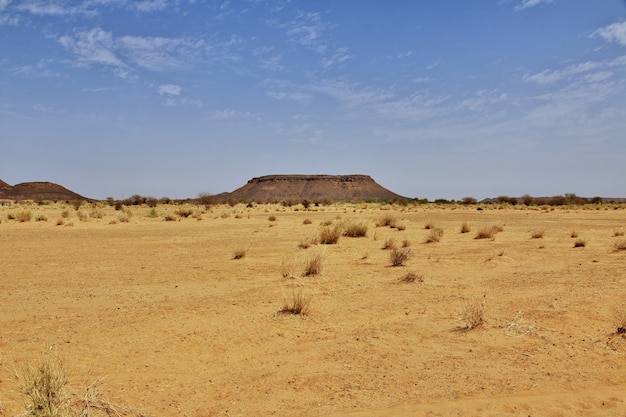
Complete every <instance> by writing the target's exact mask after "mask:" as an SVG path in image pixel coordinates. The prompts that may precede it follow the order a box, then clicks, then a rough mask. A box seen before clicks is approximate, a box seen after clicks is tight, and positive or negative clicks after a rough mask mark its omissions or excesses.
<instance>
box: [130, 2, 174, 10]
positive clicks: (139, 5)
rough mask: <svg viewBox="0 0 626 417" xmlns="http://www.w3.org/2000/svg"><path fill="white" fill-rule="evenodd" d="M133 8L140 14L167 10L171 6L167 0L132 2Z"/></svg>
mask: <svg viewBox="0 0 626 417" xmlns="http://www.w3.org/2000/svg"><path fill="white" fill-rule="evenodd" d="M130 4H132V7H133V8H134V9H136V10H137V11H140V12H156V11H161V10H165V9H166V8H167V7H168V6H169V2H168V1H167V0H144V1H135V2H131V3H130Z"/></svg>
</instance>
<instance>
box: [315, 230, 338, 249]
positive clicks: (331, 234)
mask: <svg viewBox="0 0 626 417" xmlns="http://www.w3.org/2000/svg"><path fill="white" fill-rule="evenodd" d="M340 236H341V227H339V226H335V227H330V226H326V227H324V228H322V230H320V234H319V238H318V239H317V241H318V242H319V243H320V244H322V245H334V244H335V243H337V241H338V240H339V237H340Z"/></svg>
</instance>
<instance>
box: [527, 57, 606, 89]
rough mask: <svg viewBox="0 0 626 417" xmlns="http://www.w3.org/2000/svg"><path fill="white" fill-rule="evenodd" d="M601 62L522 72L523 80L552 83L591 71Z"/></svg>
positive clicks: (543, 83) (600, 64)
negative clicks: (529, 72)
mask: <svg viewBox="0 0 626 417" xmlns="http://www.w3.org/2000/svg"><path fill="white" fill-rule="evenodd" d="M602 65H603V64H602V63H599V62H591V61H587V62H583V63H580V64H576V65H572V66H569V67H567V68H564V69H561V70H551V69H546V70H543V71H541V72H538V73H536V74H524V75H523V77H522V78H523V79H524V81H529V82H533V83H536V84H540V85H547V84H553V83H555V82H557V81H560V80H563V79H567V78H570V77H571V76H574V75H578V74H582V73H585V72H589V71H592V70H594V69H597V68H599V67H601V66H602Z"/></svg>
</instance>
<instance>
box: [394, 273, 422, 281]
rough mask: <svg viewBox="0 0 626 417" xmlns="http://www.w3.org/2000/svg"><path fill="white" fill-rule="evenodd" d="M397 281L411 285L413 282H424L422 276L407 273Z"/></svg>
mask: <svg viewBox="0 0 626 417" xmlns="http://www.w3.org/2000/svg"><path fill="white" fill-rule="evenodd" d="M398 281H400V282H406V283H413V282H424V275H422V274H418V273H417V272H413V271H409V272H407V273H406V274H404V275H402V276H401V277H400V278H399V279H398Z"/></svg>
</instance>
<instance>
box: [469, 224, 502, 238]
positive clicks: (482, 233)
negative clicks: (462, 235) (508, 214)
mask: <svg viewBox="0 0 626 417" xmlns="http://www.w3.org/2000/svg"><path fill="white" fill-rule="evenodd" d="M503 230H504V228H503V227H502V226H500V225H491V226H489V227H483V228H482V229H480V230H478V232H477V233H476V236H475V237H474V239H495V235H496V234H498V233H500V232H502V231H503Z"/></svg>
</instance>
